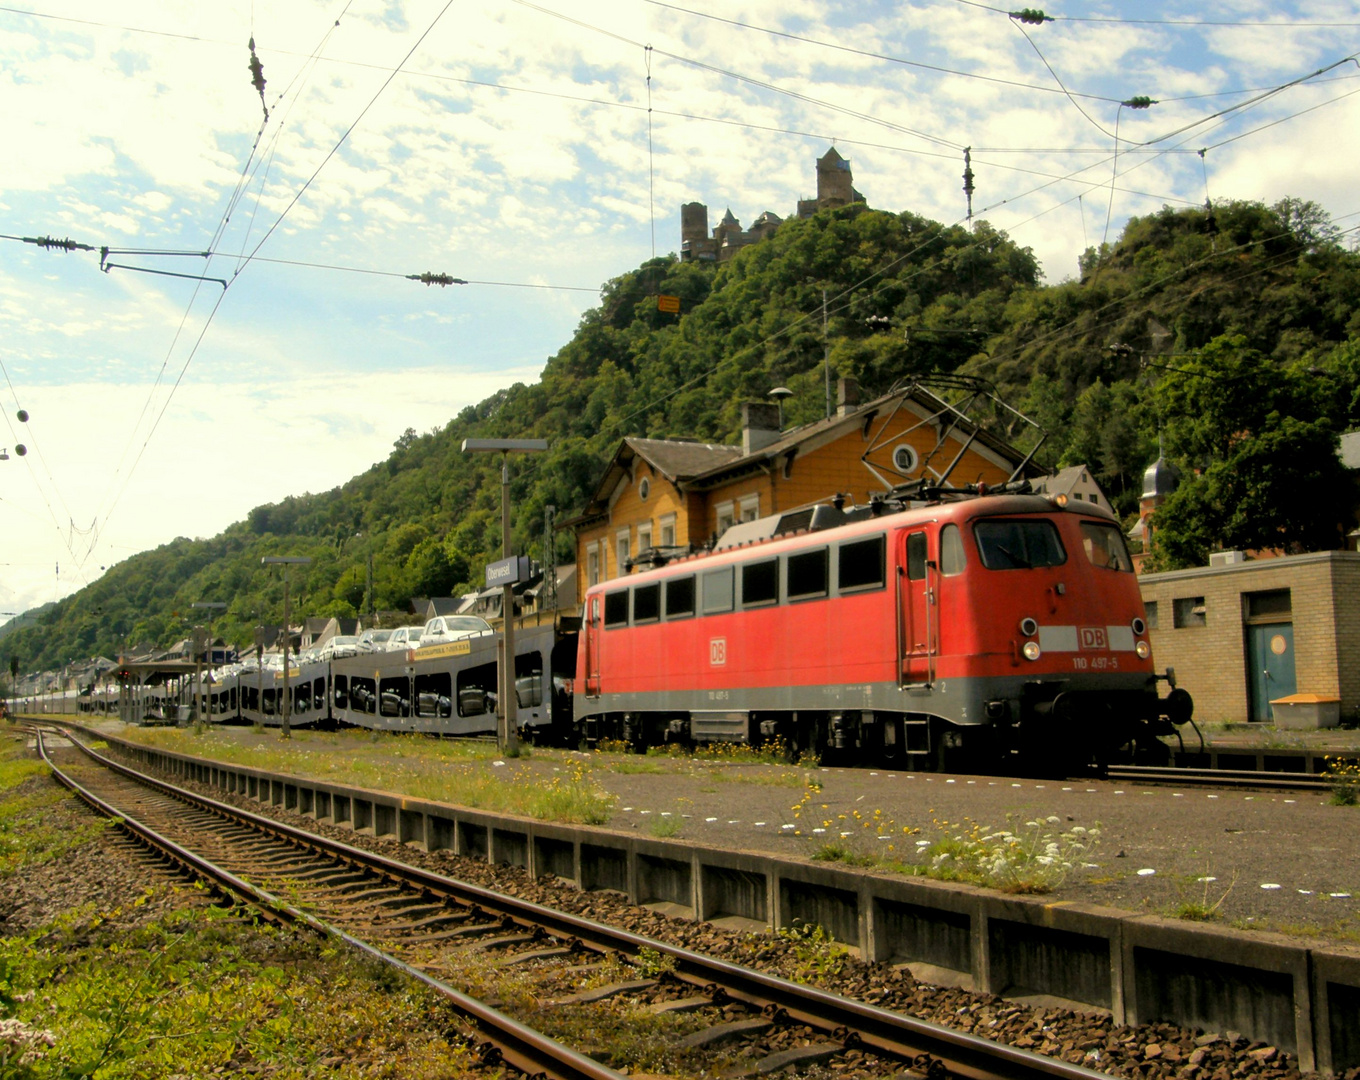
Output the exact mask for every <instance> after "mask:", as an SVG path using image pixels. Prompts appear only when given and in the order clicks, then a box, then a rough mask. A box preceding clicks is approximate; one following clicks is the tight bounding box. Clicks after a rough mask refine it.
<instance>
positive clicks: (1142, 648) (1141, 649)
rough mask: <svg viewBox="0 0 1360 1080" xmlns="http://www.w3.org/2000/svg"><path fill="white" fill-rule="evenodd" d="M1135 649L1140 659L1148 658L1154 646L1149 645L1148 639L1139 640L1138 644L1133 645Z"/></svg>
mask: <svg viewBox="0 0 1360 1080" xmlns="http://www.w3.org/2000/svg"><path fill="white" fill-rule="evenodd" d="M1133 651H1134V652H1136V653H1137V654H1138V659H1139V660H1146V659H1147V658H1148V657H1149V656H1151V655H1152V646H1151V645H1149V644H1148V643H1147V642H1146V641H1140V642H1138V644H1137V645H1135V646H1134V647H1133Z"/></svg>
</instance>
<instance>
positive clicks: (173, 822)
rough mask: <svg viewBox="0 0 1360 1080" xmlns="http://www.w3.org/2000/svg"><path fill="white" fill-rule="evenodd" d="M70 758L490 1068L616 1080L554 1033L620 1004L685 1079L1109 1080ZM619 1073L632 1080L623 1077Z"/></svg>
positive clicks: (208, 873) (94, 792)
mask: <svg viewBox="0 0 1360 1080" xmlns="http://www.w3.org/2000/svg"><path fill="white" fill-rule="evenodd" d="M68 737H69V736H68ZM71 741H72V743H73V745H74V746H75V747H77V748H79V750H80V751H81V753H83V754H84V755H85V758H84V759H76V761H75V762H74V763H72V762H70V761H66V760H61V761H59V760H56V759H55V758H54V757H53V755H52V754H50V753H49V751H48V748H47V746H46V745H45V741H44V740H43V739H42V736H41V734H39V748H40V751H41V753H42V755H43V757H44V759H45V760H47V761H48V763H49V764H50V765H51V766H52V768H53V772H54V776H56V777H57V779H59V780H60V782H62V783H63V784H66V785H67V786H68V787H70V788H71V789H72V790H73V791H75V792H76V793H77V794H78V795H79V796H80V797H81V798H83V799H85V801H86V802H88V803H89V804H90V805H91V806H93V807H94V808H95V809H96V810H98V811H99V812H100V813H103V814H108V815H112V816H114V817H117V818H120V819H121V823H122V827H123V828H125V829H127V830H128V831H130V832H131V833H133V834H134V835H135V836H137V837H138V838H139V839H140V840H141V841H142V842H143V843H146V844H148V845H150V846H152V847H154V848H155V849H156V850H158V851H160V852H163V853H165V855H166V857H167V858H169V859H171V860H173V861H174V862H175V863H176V864H177V865H179V866H181V867H183V868H184V869H185V870H187V871H188V872H190V873H193V874H195V875H198V876H201V877H204V878H205V879H207V880H209V881H210V882H211V883H212V884H213V885H214V887H216V888H217V889H219V890H221V891H222V892H224V893H227V894H229V895H231V896H232V897H235V898H239V899H242V900H244V901H245V902H248V903H250V904H252V905H254V906H256V907H257V908H259V909H260V910H261V911H263V912H265V913H266V915H267V916H268V917H269V918H272V919H284V920H289V921H292V922H295V923H299V924H302V925H305V926H307V927H310V928H312V929H313V930H316V931H318V932H321V933H325V934H329V935H333V936H335V937H336V938H338V939H340V940H342V941H344V942H345V943H346V944H347V945H349V946H350V947H352V948H355V949H358V950H360V951H362V952H364V953H366V954H368V955H369V956H371V957H373V958H375V959H377V960H380V961H381V962H383V963H386V964H388V965H390V966H391V967H393V968H394V969H396V970H398V971H401V972H402V973H403V974H405V975H407V976H409V977H410V978H413V979H416V980H418V981H420V982H422V983H424V984H425V985H426V986H428V987H430V988H431V989H433V990H435V991H436V992H437V993H439V994H441V995H442V996H443V997H444V998H445V999H446V1000H447V1001H448V1002H449V1003H450V1005H451V1006H452V1008H453V1009H455V1010H456V1011H457V1012H458V1013H460V1014H461V1015H462V1016H463V1017H465V1018H466V1019H467V1021H468V1022H469V1023H470V1024H471V1025H473V1026H474V1027H475V1028H476V1030H477V1032H478V1033H479V1037H480V1038H481V1039H483V1040H484V1041H483V1042H482V1043H481V1050H482V1058H483V1060H484V1061H486V1062H487V1063H488V1064H491V1065H496V1064H500V1063H504V1064H505V1065H508V1066H511V1067H513V1068H514V1069H517V1070H518V1071H520V1072H522V1073H524V1074H527V1075H531V1076H538V1075H542V1076H545V1077H552V1078H560V1080H619V1078H620V1076H621V1074H620V1073H619V1072H616V1071H614V1070H613V1069H612V1068H610V1067H609V1066H607V1065H605V1064H602V1063H601V1062H600V1061H598V1060H595V1059H593V1058H591V1057H589V1056H587V1055H585V1054H583V1053H580V1052H578V1051H576V1050H573V1049H571V1048H570V1047H569V1046H566V1045H564V1043H563V1042H561V1041H558V1039H556V1038H553V1037H551V1032H552V1031H553V1030H562V1031H572V1030H581V1029H583V1028H585V1029H588V1028H590V1027H592V1024H591V1022H590V1021H589V1020H588V1019H586V1020H583V1017H584V1016H585V1015H586V1011H587V1010H601V1014H600V1024H602V1025H603V1024H607V1023H617V1022H619V1013H617V1012H615V1013H614V1014H612V1015H610V1014H609V1010H610V1009H611V1008H616V1007H617V1006H619V1005H621V1004H625V1003H626V1005H627V1007H628V1010H631V1011H632V1012H633V1013H642V1014H645V1015H647V1016H650V1017H653V1018H658V1019H656V1020H654V1022H653V1023H654V1026H655V1027H659V1028H660V1029H661V1030H662V1031H663V1033H664V1037H665V1038H667V1039H669V1040H670V1043H671V1045H670V1046H669V1048H668V1049H667V1051H666V1055H665V1056H666V1060H667V1061H671V1062H673V1063H675V1064H676V1065H677V1069H676V1071H678V1072H682V1073H690V1074H692V1075H697V1074H700V1073H708V1074H712V1075H724V1076H730V1077H738V1076H762V1075H770V1074H773V1073H775V1072H780V1071H783V1070H787V1069H793V1070H796V1071H804V1072H806V1071H808V1070H816V1069H817V1068H818V1067H821V1066H825V1067H827V1068H829V1069H832V1070H836V1071H837V1073H838V1074H839V1075H842V1076H852V1077H882V1078H887V1077H901V1076H903V1074H904V1073H905V1074H908V1075H910V1076H914V1077H920V1078H924V1080H944V1078H946V1077H960V1078H966V1080H1094V1078H1096V1077H1099V1076H1101V1075H1104V1074H1101V1073H1096V1072H1093V1071H1091V1070H1089V1069H1085V1068H1083V1067H1081V1066H1077V1065H1072V1064H1068V1063H1066V1062H1063V1061H1060V1060H1057V1059H1054V1058H1047V1057H1043V1056H1040V1055H1037V1054H1034V1053H1031V1052H1029V1051H1027V1050H1022V1049H1018V1048H1014V1047H1010V1046H1006V1045H1003V1044H998V1043H995V1042H991V1041H989V1040H987V1039H983V1038H980V1037H978V1036H975V1035H970V1034H967V1033H964V1032H959V1031H955V1030H951V1029H949V1028H943V1027H939V1026H937V1025H933V1024H929V1023H926V1022H925V1021H921V1020H918V1019H915V1018H913V1017H909V1016H905V1015H903V1014H900V1013H896V1012H890V1011H888V1010H885V1009H880V1008H876V1007H874V1006H872V1005H867V1004H863V1003H861V1002H857V1001H853V1000H850V999H847V998H843V997H840V996H838V995H835V994H831V993H827V992H825V991H821V990H818V989H816V988H813V987H808V986H803V985H800V984H796V983H792V982H787V981H785V980H781V979H778V978H774V977H772V976H770V975H767V974H764V973H762V972H758V971H753V970H750V969H747V968H743V967H740V966H738V965H735V964H731V963H729V962H726V961H722V960H717V959H713V958H710V957H706V956H703V955H701V954H699V953H694V952H691V951H689V950H685V949H681V948H678V947H676V946H673V945H669V944H667V943H665V942H661V941H655V940H651V939H648V938H645V937H642V936H640V935H637V934H633V933H630V932H627V931H623V930H618V929H615V928H612V927H608V926H605V925H602V924H600V923H596V922H592V921H590V920H587V919H582V918H579V917H577V916H573V915H570V914H566V913H564V912H559V911H554V910H552V909H549V908H544V907H541V906H539V905H535V904H531V903H528V902H526V901H522V900H518V899H515V898H513V897H508V896H504V895H502V894H499V893H495V892H492V891H490V890H487V889H484V888H481V887H479V886H475V885H470V884H467V883H464V882H459V881H456V880H454V879H451V878H447V877H443V876H441V875H438V874H434V873H431V872H429V871H426V870H422V869H420V868H418V867H413V866H409V865H406V864H403V863H400V862H397V861H394V860H391V859H387V858H385V857H383V856H381V855H378V854H375V853H373V852H368V851H364V850H361V849H358V848H354V847H350V846H348V845H346V844H343V843H339V842H337V841H333V840H330V839H327V838H325V837H322V836H319V835H316V834H314V833H310V832H306V831H303V830H300V829H295V828H293V827H291V826H289V825H286V824H283V823H280V822H276V821H273V820H270V819H268V818H264V817H260V816H258V815H255V814H252V813H250V812H249V811H245V810H241V809H238V808H236V807H233V806H229V805H227V804H224V803H220V802H217V801H215V800H213V799H209V798H207V797H205V796H202V795H198V794H196V793H193V792H190V791H186V790H183V789H181V788H178V787H175V786H174V785H171V784H168V783H166V782H164V781H161V780H158V779H155V778H153V777H150V776H145V775H144V774H141V773H138V772H136V771H135V770H133V769H130V768H128V767H127V766H125V765H122V764H120V763H117V762H114V761H112V760H110V759H108V758H106V757H103V756H102V755H100V754H98V753H96V752H95V751H93V750H92V749H90V748H88V747H86V746H84V745H82V744H81V743H80V742H79V740H76V739H72V740H71ZM57 756H58V757H60V758H63V759H67V758H75V754H74V753H73V752H72V751H65V752H64V753H62V754H59V755H57ZM86 761H88V762H89V763H90V764H86ZM63 765H64V766H65V767H63ZM468 969H475V970H479V971H480V972H481V975H480V976H479V978H480V980H481V984H482V985H491V986H493V987H494V986H498V985H499V986H500V989H501V990H502V991H504V990H505V989H506V987H508V986H510V985H511V984H513V986H514V987H515V988H516V989H515V991H514V992H513V993H508V992H507V993H502V995H501V996H503V997H505V998H507V999H513V1000H511V1001H510V1004H508V1005H507V1004H506V1003H505V1002H504V1001H502V1002H492V1003H488V1002H487V1001H485V1000H478V999H477V998H475V997H473V996H471V994H469V993H467V992H465V991H464V990H460V989H458V988H457V986H455V985H454V984H455V983H457V982H459V981H460V980H463V979H465V978H466V971H467V970H468ZM488 971H491V972H492V973H493V974H492V977H491V978H490V979H488V978H487V975H486V973H487V972H488ZM583 983H584V984H585V985H587V986H588V989H584V990H582V989H581V986H582V984H583ZM494 992H495V991H493V993H494ZM525 1001H532V1002H534V1003H535V1004H534V1005H533V1007H532V1008H528V1009H527V1011H528V1012H529V1013H530V1014H531V1015H532V1018H533V1019H534V1022H535V1026H534V1027H531V1026H530V1025H529V1024H528V1023H526V1022H525V1021H524V1020H522V1019H519V1018H516V1017H514V1016H511V1015H508V1014H507V1012H506V1011H502V1009H509V1010H515V1009H519V1010H521V1011H525V1007H524V1005H523V1003H524V1002H525ZM497 1004H499V1005H501V1006H502V1008H497V1007H495V1006H496V1005H497ZM539 1028H546V1029H548V1031H549V1034H544V1033H543V1032H542V1031H541V1030H538V1029H539ZM618 1064H620V1065H621V1066H622V1065H624V1064H627V1065H628V1066H629V1068H630V1069H631V1070H632V1071H638V1070H637V1066H636V1064H635V1063H633V1062H627V1063H625V1062H622V1061H620V1062H618Z"/></svg>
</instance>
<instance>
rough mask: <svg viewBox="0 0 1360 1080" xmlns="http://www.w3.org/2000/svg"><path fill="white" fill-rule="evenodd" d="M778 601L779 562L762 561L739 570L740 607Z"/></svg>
mask: <svg viewBox="0 0 1360 1080" xmlns="http://www.w3.org/2000/svg"><path fill="white" fill-rule="evenodd" d="M778 599H779V560H778V559H764V560H762V561H761V562H753V563H747V564H746V565H745V566H743V567H742V568H741V603H742V607H753V606H755V605H757V604H773V603H774V602H775V601H776V600H778Z"/></svg>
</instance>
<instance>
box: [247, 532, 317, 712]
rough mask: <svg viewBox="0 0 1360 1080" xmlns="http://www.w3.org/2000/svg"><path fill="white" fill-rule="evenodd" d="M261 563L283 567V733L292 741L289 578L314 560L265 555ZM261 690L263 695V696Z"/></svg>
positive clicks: (306, 557)
mask: <svg viewBox="0 0 1360 1080" xmlns="http://www.w3.org/2000/svg"><path fill="white" fill-rule="evenodd" d="M260 562H261V563H263V564H264V565H266V566H282V567H283V733H282V737H283V738H285V739H291V738H292V737H293V733H292V731H291V730H289V726H288V718H289V707H290V706H291V705H292V695H291V694H290V693H289V690H288V648H289V646H290V645H291V644H292V634H291V632H290V631H289V629H288V620H289V612H288V578H289V571H290V570H291V569H292V568H293V567H294V566H310V565H311V562H312V559H311V556H309V555H265V556H264V557H263V558H261V559H260ZM263 692H264V691H263V688H261V694H263Z"/></svg>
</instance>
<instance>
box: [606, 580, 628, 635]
mask: <svg viewBox="0 0 1360 1080" xmlns="http://www.w3.org/2000/svg"><path fill="white" fill-rule="evenodd" d="M604 624H605V626H627V625H628V590H627V589H620V590H619V591H618V592H611V593H605V594H604Z"/></svg>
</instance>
